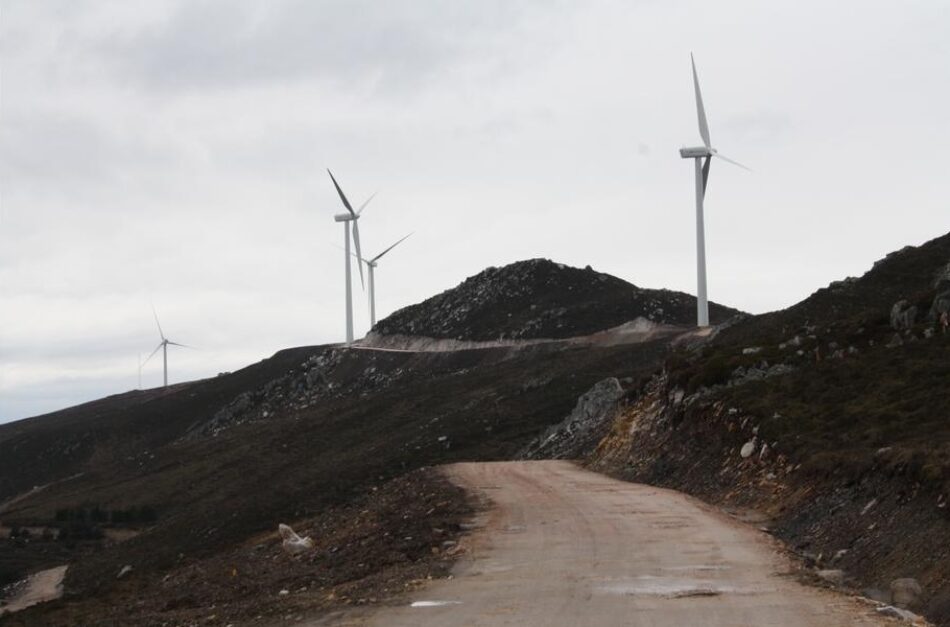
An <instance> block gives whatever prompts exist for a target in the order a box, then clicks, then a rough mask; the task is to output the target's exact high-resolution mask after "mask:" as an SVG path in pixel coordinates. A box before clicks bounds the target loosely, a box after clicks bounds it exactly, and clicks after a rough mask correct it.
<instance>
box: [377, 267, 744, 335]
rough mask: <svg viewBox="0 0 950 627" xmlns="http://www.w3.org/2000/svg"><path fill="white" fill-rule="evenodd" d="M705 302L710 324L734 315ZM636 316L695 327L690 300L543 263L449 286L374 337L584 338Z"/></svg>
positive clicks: (385, 325)
mask: <svg viewBox="0 0 950 627" xmlns="http://www.w3.org/2000/svg"><path fill="white" fill-rule="evenodd" d="M738 313H739V312H738V311H737V310H735V309H730V308H728V307H723V306H721V305H717V304H715V303H710V317H711V319H712V321H713V322H714V323H719V322H723V321H725V320H727V319H728V318H730V317H731V316H734V315H736V314H738ZM637 318H643V319H646V320H649V321H651V322H656V323H660V324H668V325H680V326H689V325H693V324H695V320H696V299H695V297H693V296H690V295H689V294H684V293H682V292H674V291H670V290H655V289H645V288H640V287H637V286H636V285H633V284H631V283H628V282H626V281H624V280H622V279H618V278H617V277H614V276H611V275H609V274H604V273H602V272H597V271H595V270H593V269H591V267H590V266H588V267H586V268H584V269H580V268H573V267H570V266H565V265H563V264H559V263H554V262H553V261H550V260H548V259H529V260H527V261H519V262H516V263H512V264H509V265H507V266H503V267H501V268H495V267H491V268H487V269H486V270H483V271H482V272H480V273H478V274H476V275H475V276H472V277H469V278H467V279H465V281H463V282H462V283H460V284H459V285H457V286H456V287H454V288H452V289H450V290H446V291H445V292H442V293H441V294H437V295H436V296H433V297H432V298H429V299H426V300H424V301H423V302H421V303H419V304H417V305H411V306H409V307H406V308H404V309H401V310H399V311H397V312H395V313H394V314H392V315H391V316H389V317H388V318H386V319H384V320H381V321H379V322H378V323H377V324H376V326H375V327H374V329H373V330H374V331H375V332H376V333H378V334H380V335H410V336H424V337H432V338H443V339H454V340H468V341H490V340H499V339H515V340H528V339H545V338H567V337H576V336H582V335H588V334H591V333H595V332H597V331H603V330H605V329H609V328H611V327H616V326H619V325H621V324H624V323H626V322H629V321H631V320H635V319H637Z"/></svg>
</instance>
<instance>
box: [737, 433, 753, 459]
mask: <svg viewBox="0 0 950 627" xmlns="http://www.w3.org/2000/svg"><path fill="white" fill-rule="evenodd" d="M754 452H755V438H752V439H751V440H749V441H748V442H746V443H745V444H743V445H742V449H740V450H739V455H741V456H742V459H746V458H748V457H751V456H752V453H754Z"/></svg>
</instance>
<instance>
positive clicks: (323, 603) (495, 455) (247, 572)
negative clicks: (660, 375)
mask: <svg viewBox="0 0 950 627" xmlns="http://www.w3.org/2000/svg"><path fill="white" fill-rule="evenodd" d="M667 346H668V340H657V341H653V342H644V343H641V344H637V345H636V346H635V347H630V346H612V347H564V346H554V345H547V344H540V345H532V346H520V347H507V348H483V349H478V350H465V351H451V352H387V351H373V350H359V349H354V348H347V347H341V346H321V347H310V348H300V349H293V350H288V351H282V352H280V353H278V354H277V355H275V356H274V357H272V358H271V359H269V360H265V361H263V362H261V363H258V364H255V365H253V366H250V367H249V368H246V369H244V370H242V371H238V372H234V373H231V374H226V375H222V376H220V377H216V378H213V379H208V380H205V381H196V382H193V383H189V384H182V385H178V386H173V387H170V388H168V389H167V390H151V391H146V392H131V393H128V394H123V395H118V396H115V397H110V398H108V399H102V400H101V401H97V402H95V403H90V404H86V405H82V406H79V407H75V408H71V409H69V410H64V411H62V412H56V413H54V414H50V415H48V416H42V417H38V418H34V419H29V420H25V421H20V422H18V423H13V424H10V425H3V426H0V464H2V465H3V466H2V467H3V481H4V483H3V497H0V521H2V522H0V578H5V579H6V581H12V580H15V579H18V578H19V577H22V576H23V575H25V574H26V573H28V572H32V571H35V570H37V569H40V568H45V567H51V566H54V565H59V564H62V563H64V562H68V563H70V564H71V566H70V568H69V570H68V572H67V574H66V582H65V586H66V591H67V594H68V595H70V599H71V600H70V601H69V602H68V603H65V604H62V605H55V604H52V605H48V606H45V607H40V608H36V609H35V610H26V611H25V612H22V613H18V614H16V615H15V616H14V617H13V618H5V620H9V621H10V624H13V625H17V624H23V625H44V624H50V625H70V624H96V623H95V620H93V617H95V619H96V620H98V619H101V618H102V617H103V616H107V617H108V619H109V621H111V622H112V624H162V623H165V622H170V623H172V624H189V623H191V622H193V621H195V620H204V618H206V617H207V616H208V615H210V614H209V606H211V605H213V606H215V608H216V609H215V610H214V611H213V612H211V613H213V614H215V615H216V616H218V617H220V618H221V620H224V621H226V620H231V621H232V622H237V623H240V622H242V621H243V620H245V619H248V618H253V617H255V616H258V615H263V616H267V617H276V616H283V615H284V614H282V613H281V612H284V611H286V608H287V607H290V606H293V607H299V608H300V611H305V610H306V611H311V610H314V609H320V610H326V609H333V607H335V606H340V605H345V604H347V603H351V602H354V599H358V598H362V597H366V598H370V597H372V598H380V599H381V598H385V597H386V596H387V595H390V594H394V593H395V592H396V591H398V590H402V589H404V586H405V584H406V583H407V582H408V581H409V580H411V579H419V578H425V577H427V576H430V575H437V574H439V573H440V572H441V573H444V572H446V570H445V569H446V567H445V563H446V560H447V559H449V558H447V557H446V554H445V553H444V551H446V549H445V546H444V543H445V542H449V541H451V540H452V538H453V537H454V536H455V535H457V534H458V531H459V527H458V523H459V522H460V520H461V519H462V518H463V517H464V515H467V514H466V512H468V511H470V508H466V505H465V503H464V500H462V501H460V497H459V496H458V495H457V494H455V493H454V492H453V491H452V490H451V489H450V487H449V486H445V485H440V484H439V483H438V482H437V481H435V480H434V479H433V478H431V477H422V478H420V479H416V480H413V483H412V484H411V486H413V487H410V488H407V487H405V484H403V483H399V480H400V478H402V477H404V476H405V475H406V473H410V472H412V471H413V470H416V469H421V468H424V467H427V466H431V465H437V464H443V463H449V462H453V461H460V460H497V459H509V458H511V457H513V456H514V455H515V454H516V452H517V451H518V450H519V449H520V448H521V447H523V446H524V445H525V444H527V442H528V441H529V440H530V439H531V438H532V437H534V436H535V435H536V434H537V433H538V432H539V431H541V430H543V429H544V428H546V427H547V426H549V425H551V424H554V423H556V422H557V421H559V420H560V419H562V418H563V417H564V415H566V414H567V413H569V412H570V410H571V408H572V407H573V406H574V404H575V402H576V399H577V397H578V396H579V395H580V394H582V393H583V392H584V390H586V389H587V388H589V387H590V386H591V385H593V384H594V383H595V382H596V381H598V380H599V379H600V378H602V377H603V376H604V375H605V374H606V375H609V376H614V377H617V378H618V379H620V380H624V381H625V382H626V385H631V384H633V383H634V382H635V381H636V380H638V379H639V378H640V377H643V376H646V375H648V374H649V373H650V372H652V370H653V369H654V368H655V367H656V366H657V365H658V364H659V363H660V361H661V360H662V358H663V356H664V355H665V353H666V351H667ZM34 462H39V463H34ZM393 481H396V483H395V484H394V483H393ZM34 486H36V488H37V489H34ZM393 486H395V487H393ZM420 494H424V495H428V496H427V501H425V502H424V503H423V504H422V505H425V506H424V507H422V505H420V504H417V503H415V502H414V500H413V499H415V498H417V496H418V495H420ZM382 498H385V499H388V500H387V501H386V503H387V504H386V507H385V508H382V509H381V506H380V503H379V502H378V499H382ZM4 501H5V502H4ZM420 508H421V509H420ZM364 512H369V514H364ZM374 512H378V514H377V513H374ZM406 512H416V514H414V515H413V516H412V517H409V518H407V517H406V515H405V513H406ZM354 516H355V519H354ZM366 516H375V518H374V519H373V520H364V519H365V518H366ZM354 520H358V521H359V524H356V523H355V522H354ZM281 522H283V523H289V524H292V525H293V526H294V527H295V528H297V529H303V530H318V531H319V539H318V541H317V547H318V549H317V550H318V551H319V553H318V554H317V556H316V557H315V558H314V563H313V564H312V566H311V568H309V569H308V568H307V566H306V564H299V563H296V562H292V561H290V562H288V561H287V558H286V556H282V555H281V552H280V549H279V545H274V543H273V539H272V538H273V535H274V531H275V530H276V526H277V524H278V523H281ZM364 522H365V524H363V523H364ZM4 527H5V528H6V533H10V532H14V533H15V537H13V538H9V539H4V538H3V535H2V534H3V533H4V530H3V528H4ZM24 530H25V533H26V535H23V534H24ZM374 530H375V531H374ZM386 538H392V539H398V538H408V539H409V540H405V541H398V542H397V541H396V540H393V542H392V544H391V545H390V544H389V543H388V541H387V540H386ZM257 546H260V547H261V548H260V552H258V550H257V549H254V547H257ZM374 547H375V548H374ZM449 561H450V559H449ZM327 564H333V565H334V566H333V568H330V569H327ZM126 566H130V567H131V571H126V572H127V573H128V572H131V573H132V574H125V575H123V577H122V578H121V579H117V576H118V574H119V573H120V572H123V570H124V569H125V567H126ZM209 572H213V573H219V572H220V573H226V579H224V580H221V579H219V578H218V575H217V574H216V575H215V576H214V577H211V578H208V577H205V576H204V575H203V573H209ZM232 572H233V573H235V574H233V575H232V574H231V573H232ZM294 580H296V582H300V581H306V582H309V583H308V584H307V592H305V593H300V594H298V593H297V592H295V593H294V603H293V604H288V603H287V602H286V601H284V600H282V599H281V597H278V596H277V592H278V591H279V590H280V589H281V588H282V587H285V586H287V585H291V582H293V581H294ZM296 582H294V583H292V585H294V586H295V587H294V590H297V589H298V588H299V586H300V584H299V583H296ZM3 583H4V581H2V580H0V587H2V586H3ZM387 590H388V592H386V591H387ZM156 595H158V596H157V598H158V599H159V600H160V602H153V601H154V600H155V598H156ZM328 598H329V599H335V601H332V602H329V601H327V599H328ZM143 599H148V601H147V602H143Z"/></svg>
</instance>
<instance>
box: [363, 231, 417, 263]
mask: <svg viewBox="0 0 950 627" xmlns="http://www.w3.org/2000/svg"><path fill="white" fill-rule="evenodd" d="M413 232H414V231H413ZM409 235H412V233H410V234H409ZM409 235H407V236H406V237H404V238H402V239H401V240H399V241H398V242H396V243H395V244H393V245H392V246H390V247H389V248H387V249H386V250H384V251H383V252H381V253H379V254H378V255H376V256H375V257H373V258H372V259H370V261H379V258H380V257H382V256H383V255H385V254H386V253H388V252H389V251H391V250H392V249H393V248H395V247H396V246H399V244H401V243H403V242H404V241H406V239H407V238H408V237H409Z"/></svg>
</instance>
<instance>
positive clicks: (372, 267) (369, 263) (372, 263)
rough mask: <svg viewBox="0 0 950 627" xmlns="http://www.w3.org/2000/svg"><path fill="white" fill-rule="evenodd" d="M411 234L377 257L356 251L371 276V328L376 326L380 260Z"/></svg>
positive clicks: (355, 255) (357, 256)
mask: <svg viewBox="0 0 950 627" xmlns="http://www.w3.org/2000/svg"><path fill="white" fill-rule="evenodd" d="M409 235H412V233H410V234H409ZM409 235H406V236H405V237H403V238H402V239H400V240H398V241H397V242H396V243H395V244H393V245H392V246H390V247H389V248H387V249H386V250H384V251H383V252H381V253H379V254H378V255H376V256H375V257H373V258H372V259H363V258H362V257H360V256H359V255H357V254H355V253H354V254H353V256H354V257H356V258H357V259H359V260H360V261H361V262H363V263H365V264H366V267H367V269H368V274H369V277H368V278H369V327H370V328H371V329H372V328H373V327H375V326H376V279H375V272H376V266H377V265H379V260H380V258H381V257H382V256H383V255H385V254H386V253H388V252H389V251H391V250H392V249H393V248H395V247H396V246H398V245H399V244H401V243H403V242H404V241H406V239H407V238H408V237H409Z"/></svg>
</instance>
